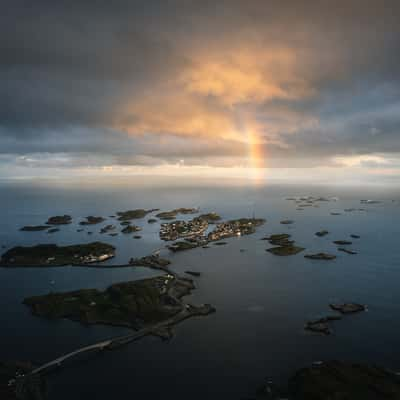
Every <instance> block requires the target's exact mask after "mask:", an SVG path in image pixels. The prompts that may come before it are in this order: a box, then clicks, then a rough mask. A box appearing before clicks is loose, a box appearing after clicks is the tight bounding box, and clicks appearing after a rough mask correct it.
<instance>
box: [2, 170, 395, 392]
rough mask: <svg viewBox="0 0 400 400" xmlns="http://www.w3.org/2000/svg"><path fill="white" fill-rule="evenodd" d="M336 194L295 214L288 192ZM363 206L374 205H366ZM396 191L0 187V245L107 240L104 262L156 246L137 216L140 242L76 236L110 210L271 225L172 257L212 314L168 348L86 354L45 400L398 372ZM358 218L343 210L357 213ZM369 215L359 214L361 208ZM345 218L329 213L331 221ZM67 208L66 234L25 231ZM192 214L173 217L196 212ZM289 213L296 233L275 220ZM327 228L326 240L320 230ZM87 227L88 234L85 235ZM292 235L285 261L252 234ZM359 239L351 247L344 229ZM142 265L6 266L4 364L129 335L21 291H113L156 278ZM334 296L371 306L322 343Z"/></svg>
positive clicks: (237, 185)
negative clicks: (59, 312) (52, 310)
mask: <svg viewBox="0 0 400 400" xmlns="http://www.w3.org/2000/svg"><path fill="white" fill-rule="evenodd" d="M310 195H312V196H316V197H318V196H326V197H328V196H333V197H337V200H336V201H334V200H332V201H329V202H318V203H317V204H318V205H319V207H318V208H317V207H305V208H304V209H303V210H296V205H295V204H294V202H293V201H289V200H286V198H287V197H293V196H310ZM361 199H373V200H379V201H381V202H380V203H376V204H361V203H360V200H361ZM399 200H400V189H399V188H397V187H395V188H390V187H383V186H365V187H364V186H361V185H360V186H357V187H354V186H353V187H350V186H340V185H338V184H332V185H331V186H328V185H326V186H322V185H310V184H307V185H305V184H278V183H271V184H268V183H264V184H259V183H258V184H256V183H252V182H246V181H234V180H229V181H214V182H213V181H207V180H201V179H193V180H189V179H184V178H158V179H155V178H147V177H146V178H145V179H144V178H140V177H131V178H104V179H93V180H88V179H87V178H86V179H85V180H84V181H83V180H82V181H79V180H74V179H70V180H67V179H61V180H51V179H49V180H41V181H35V180H20V181H2V182H0V202H1V203H0V204H1V208H0V218H1V219H0V220H1V223H0V246H4V247H3V248H2V249H1V251H2V252H3V251H6V250H7V249H8V248H10V247H13V246H17V245H34V244H38V243H57V244H60V245H63V244H74V243H75V244H77V243H86V242H92V241H96V240H101V241H105V242H107V243H110V244H113V245H114V246H116V248H117V256H116V258H114V259H113V260H111V261H109V262H107V263H106V264H113V263H115V264H119V263H126V262H127V261H128V260H129V258H130V257H139V256H144V255H147V254H150V253H151V252H152V251H154V250H155V249H160V248H161V249H162V248H163V247H164V246H165V244H166V243H165V242H163V241H161V240H160V239H159V237H158V231H159V227H160V226H159V223H155V224H148V223H147V219H148V218H150V217H151V216H150V215H149V216H148V217H146V218H144V219H138V220H136V221H135V224H137V225H139V226H141V227H142V228H143V229H142V231H141V232H140V235H141V236H142V238H141V239H138V240H135V239H133V238H132V235H123V234H120V235H118V236H116V237H111V236H108V235H102V234H100V233H99V231H100V228H101V226H103V225H106V224H109V223H112V222H110V221H112V219H107V220H106V221H105V222H104V223H103V224H101V225H94V226H88V227H85V230H84V231H83V232H77V229H78V226H79V225H78V222H79V221H80V220H82V218H84V217H86V216H88V215H100V216H105V217H107V216H110V215H115V213H116V212H117V211H125V210H128V209H135V208H146V209H150V208H160V209H161V210H170V209H173V208H179V207H199V208H200V211H201V212H202V213H203V212H211V211H215V212H217V213H218V214H220V215H221V217H223V219H232V218H239V217H253V216H255V217H257V218H265V219H266V220H267V222H266V223H265V225H263V226H261V227H259V228H258V229H257V232H256V233H255V234H253V235H249V236H242V237H235V238H231V239H227V240H226V241H227V242H228V243H227V245H226V246H212V245H211V246H210V248H209V249H203V248H197V249H193V250H189V251H185V252H180V253H169V252H168V250H165V249H162V250H161V254H162V255H163V256H166V257H168V258H169V259H170V260H171V262H172V264H171V269H173V270H174V271H177V272H180V273H184V271H185V270H193V271H199V272H201V276H200V277H198V278H193V279H194V281H195V284H196V290H195V291H194V292H193V293H192V295H190V296H189V297H188V298H187V299H186V300H187V301H188V302H192V303H194V304H199V303H210V304H212V305H213V306H214V307H215V308H216V310H217V312H216V313H215V314H212V315H209V316H206V317H199V318H192V319H188V320H186V321H183V322H182V323H181V324H179V325H178V326H176V327H175V328H174V330H175V335H174V337H173V338H172V340H170V341H168V342H164V341H161V340H160V339H159V338H155V337H146V338H144V339H142V340H140V341H137V342H134V343H131V344H129V345H127V346H125V347H122V348H119V349H117V350H115V351H106V352H102V353H98V354H93V355H90V356H87V357H85V358H84V359H81V360H77V361H75V362H71V363H68V364H66V365H65V366H63V367H62V368H60V369H59V370H55V371H54V372H52V373H51V374H49V375H48V390H49V399H54V400H55V399H57V400H64V399H65V400H66V399H68V400H69V399H71V398H75V399H80V398H90V399H92V398H93V399H97V400H101V399H109V398H110V397H111V396H113V397H114V398H121V399H122V398H130V397H131V398H134V397H135V396H136V397H137V396H140V398H143V399H161V398H168V399H169V398H173V399H187V398H191V399H204V398H209V399H214V398H215V399H217V398H218V399H244V398H249V397H251V396H252V395H253V394H254V392H255V390H256V389H257V387H258V386H260V384H262V383H263V382H265V379H266V378H271V379H272V380H273V381H274V382H276V383H284V382H286V380H287V378H288V377H289V376H290V375H292V374H293V373H294V372H295V370H296V369H298V368H301V367H304V366H308V365H310V364H311V363H312V362H313V361H318V360H328V359H343V360H355V361H360V362H368V363H376V364H378V365H381V366H384V367H388V368H393V369H400V352H399V351H398V344H399V337H400V319H399V318H398V316H399V314H400V290H399V289H398V286H399V282H400V250H399V245H398V243H399V237H400V224H399V221H400V201H399ZM353 208H354V210H353V211H344V210H346V209H353ZM360 208H364V210H362V211H361V210H359V209H360ZM332 212H334V213H340V215H332V214H331V213H332ZM60 214H61V215H63V214H70V215H71V216H72V217H73V223H72V224H70V225H66V226H62V227H61V229H60V232H56V233H54V234H48V233H46V232H21V231H19V228H20V227H22V226H24V225H40V224H43V223H44V222H45V221H46V220H47V218H48V217H49V216H52V215H60ZM191 217H192V216H190V215H185V216H179V217H178V219H180V218H182V219H188V218H191ZM284 219H291V220H293V221H294V223H293V224H291V225H282V224H280V221H281V220H284ZM323 229H326V230H328V231H329V232H330V234H329V235H327V236H325V237H317V236H315V232H317V231H319V230H323ZM87 231H92V232H93V234H91V235H88V234H87ZM273 233H289V234H291V235H292V237H293V239H295V240H296V243H297V244H298V245H299V246H302V247H305V248H306V250H305V251H304V252H303V253H299V254H297V255H294V256H288V257H279V256H275V255H273V254H271V253H269V252H267V251H266V248H268V247H270V245H269V244H268V242H266V241H262V240H260V239H261V238H262V237H264V236H265V235H269V234H273ZM351 234H356V235H360V239H351V238H350V236H349V235H351ZM343 239H346V240H351V241H353V245H352V246H350V248H352V249H354V250H356V251H357V252H358V254H356V255H349V254H346V253H341V252H338V251H337V246H336V245H334V244H333V243H332V241H333V240H343ZM315 252H329V253H333V254H336V255H337V259H336V260H333V261H316V260H308V259H305V258H304V257H303V255H304V254H307V253H315ZM157 274H158V272H157V271H154V270H150V269H147V268H137V267H134V268H104V269H99V268H78V267H60V268H16V269H12V268H2V269H0V292H1V299H2V300H1V304H2V312H1V313H0V326H1V336H0V337H1V346H0V360H31V361H32V362H34V363H36V364H41V363H44V362H46V361H49V360H52V359H54V358H56V357H57V356H60V355H62V354H63V353H67V352H69V351H71V350H74V349H76V348H79V347H81V346H84V345H87V344H91V343H93V342H95V341H98V340H101V339H107V338H110V337H114V336H119V335H121V334H124V333H127V332H128V329H125V328H117V327H110V326H84V325H81V324H79V323H77V322H72V321H69V320H46V319H42V318H39V317H35V316H33V315H31V313H30V311H29V309H28V308H27V307H26V306H24V305H23V304H22V300H23V299H24V298H25V297H27V296H32V295H41V294H46V293H48V292H50V291H68V290H75V289H81V288H105V287H107V286H109V285H110V284H112V283H115V282H121V281H126V280H136V279H143V278H145V277H151V276H156V275H157ZM332 302H359V303H362V304H367V305H368V309H367V312H364V313H360V314H356V315H351V316H346V317H345V318H343V319H342V320H341V321H336V322H334V323H333V324H332V327H333V332H332V334H331V335H329V336H321V335H316V334H311V333H309V332H306V331H305V330H304V324H305V323H306V321H308V320H310V319H315V318H318V317H321V316H324V315H327V314H330V313H331V312H330V309H329V304H330V303H332Z"/></svg>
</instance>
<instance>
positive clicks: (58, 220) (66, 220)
mask: <svg viewBox="0 0 400 400" xmlns="http://www.w3.org/2000/svg"><path fill="white" fill-rule="evenodd" d="M71 222H72V217H71V216H70V215H56V216H54V217H50V218H49V219H48V220H47V222H46V224H47V225H68V224H70V223H71Z"/></svg>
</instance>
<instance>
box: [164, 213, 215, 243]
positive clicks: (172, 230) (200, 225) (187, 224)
mask: <svg viewBox="0 0 400 400" xmlns="http://www.w3.org/2000/svg"><path fill="white" fill-rule="evenodd" d="M207 228H208V222H207V220H205V219H203V218H200V217H198V218H194V219H192V220H190V221H174V222H169V223H163V224H161V228H160V239H161V240H165V241H173V240H177V239H179V238H195V237H198V236H201V235H203V233H204V232H205V231H206V229H207Z"/></svg>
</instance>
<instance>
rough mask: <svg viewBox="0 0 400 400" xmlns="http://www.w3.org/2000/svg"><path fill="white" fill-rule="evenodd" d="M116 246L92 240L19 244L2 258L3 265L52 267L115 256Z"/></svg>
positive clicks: (1, 263)
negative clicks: (90, 241) (80, 242)
mask: <svg viewBox="0 0 400 400" xmlns="http://www.w3.org/2000/svg"><path fill="white" fill-rule="evenodd" d="M114 255H115V247H114V246H111V245H109V244H107V243H102V242H92V243H87V244H77V245H71V246H57V245H55V244H39V245H36V246H32V247H23V246H17V247H13V248H11V249H10V250H8V251H6V252H5V253H4V254H3V255H2V256H1V259H0V266H3V267H32V266H38V267H50V266H53V267H54V266H62V265H74V264H90V263H95V262H101V261H105V260H108V259H109V258H112V257H114Z"/></svg>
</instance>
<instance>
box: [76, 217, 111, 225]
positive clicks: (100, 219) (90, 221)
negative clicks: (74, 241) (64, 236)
mask: <svg viewBox="0 0 400 400" xmlns="http://www.w3.org/2000/svg"><path fill="white" fill-rule="evenodd" d="M105 220H106V219H105V218H103V217H94V216H93V215H89V216H88V217H86V220H84V221H81V222H79V225H96V224H100V223H101V222H104V221H105Z"/></svg>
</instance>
